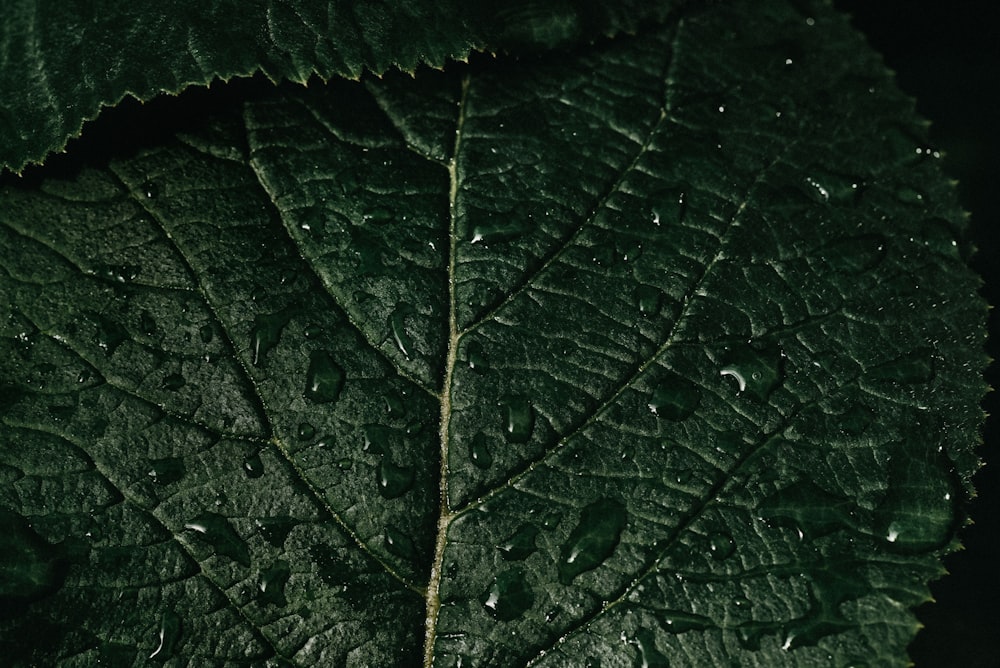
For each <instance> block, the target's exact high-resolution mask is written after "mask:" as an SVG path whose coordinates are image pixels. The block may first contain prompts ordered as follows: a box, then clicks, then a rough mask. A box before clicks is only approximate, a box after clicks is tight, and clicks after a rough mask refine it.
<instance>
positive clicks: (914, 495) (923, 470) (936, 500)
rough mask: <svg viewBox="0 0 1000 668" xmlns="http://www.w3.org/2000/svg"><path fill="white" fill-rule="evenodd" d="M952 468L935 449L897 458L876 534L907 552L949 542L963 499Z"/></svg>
mask: <svg viewBox="0 0 1000 668" xmlns="http://www.w3.org/2000/svg"><path fill="white" fill-rule="evenodd" d="M901 449H902V448H901ZM951 468H952V465H951V462H949V461H948V458H947V457H946V456H945V455H944V454H943V453H939V452H937V451H936V450H933V449H928V451H926V452H925V453H918V454H916V455H914V454H913V453H903V454H901V455H899V456H896V457H894V458H893V465H892V468H891V470H890V475H889V484H890V487H889V491H888V493H887V494H886V496H885V498H884V499H883V501H882V503H880V504H879V505H878V507H877V508H876V509H875V515H874V525H875V532H876V535H878V536H879V537H881V538H882V539H883V540H885V541H886V542H887V543H888V544H889V545H890V547H891V548H892V549H893V550H895V551H897V552H902V553H908V554H912V553H918V552H927V551H930V550H934V549H936V548H940V547H942V546H944V545H945V544H947V542H948V541H949V540H950V538H951V536H952V531H953V529H954V527H955V522H956V506H957V504H958V502H959V501H960V498H961V493H960V488H959V485H958V481H957V480H956V476H955V475H954V473H952V470H951Z"/></svg>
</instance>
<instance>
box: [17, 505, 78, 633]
mask: <svg viewBox="0 0 1000 668" xmlns="http://www.w3.org/2000/svg"><path fill="white" fill-rule="evenodd" d="M65 548H66V541H64V542H63V543H62V544H57V545H52V544H50V543H49V542H48V541H47V540H46V539H45V538H44V537H42V536H41V535H40V534H39V533H38V532H37V531H35V529H34V528H33V527H32V526H31V525H30V524H29V523H28V522H27V520H25V518H23V517H21V516H20V515H19V514H17V513H15V512H12V511H10V510H7V509H6V508H3V507H2V506H0V573H3V579H2V580H0V610H3V611H4V613H9V612H17V611H18V609H19V608H20V606H21V605H23V604H26V603H31V602H32V601H37V600H39V599H41V598H44V597H46V596H48V595H50V594H52V593H54V592H56V591H57V590H58V589H59V588H60V587H62V585H63V582H64V581H65V578H66V574H67V568H68V565H69V564H68V563H67V561H66V559H65V556H66V549H65Z"/></svg>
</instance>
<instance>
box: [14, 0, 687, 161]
mask: <svg viewBox="0 0 1000 668" xmlns="http://www.w3.org/2000/svg"><path fill="white" fill-rule="evenodd" d="M685 1H686V0H660V1H659V2H655V3H647V2H637V1H636V0H627V1H624V2H623V1H622V0H614V1H611V0H559V1H558V2H539V1H538V0H518V1H517V2H513V3H503V4H502V5H500V4H497V3H482V2H471V3H470V2H458V1H457V0H448V1H446V2H441V1H440V0H409V1H408V2H398V1H397V2H357V1H356V0H323V1H320V2H314V1H311V0H280V1H278V2H271V1H264V0H242V1H241V2H223V1H218V0H215V1H212V2H205V1H204V0H166V1H161V2H156V3H140V4H137V5H132V4H126V3H120V2H113V3H95V2H82V3H80V2H61V1H60V2H53V1H46V0H6V1H5V2H3V3H2V7H3V10H4V11H3V17H2V18H0V101H2V102H0V137H2V138H3V140H2V142H0V171H2V170H3V169H4V168H7V167H9V168H11V169H14V170H17V171H20V170H21V169H23V167H24V166H25V165H26V164H28V163H31V162H39V161H41V160H42V159H43V158H45V156H46V155H48V153H50V152H51V151H58V150H62V149H63V147H64V146H65V145H66V140H67V139H69V138H70V137H73V136H76V135H77V134H79V132H80V128H81V126H82V124H83V121H85V120H88V119H91V118H94V117H95V116H96V115H97V113H98V112H99V111H100V109H101V108H102V107H104V106H109V105H114V104H115V103H117V102H119V101H120V100H121V99H122V98H123V97H124V96H126V95H132V96H134V97H137V98H139V99H140V100H148V99H150V98H152V97H153V96H155V95H156V94H158V93H161V92H170V93H177V92H180V91H181V90H183V89H184V88H185V87H187V86H190V85H192V84H200V85H204V84H208V83H210V82H212V81H214V80H216V79H223V80H228V79H230V78H232V77H245V76H249V75H251V74H253V73H255V72H263V73H264V74H266V75H267V76H268V77H269V78H271V80H273V81H279V80H285V79H288V80H292V81H298V82H300V83H304V82H305V81H307V80H308V79H309V77H310V76H313V75H319V76H320V77H322V78H324V79H327V78H330V77H351V78H357V77H359V76H360V75H361V73H362V72H363V71H366V70H369V71H374V72H376V73H383V72H385V71H387V70H388V69H389V68H391V67H400V68H402V69H404V70H408V71H412V70H414V69H415V68H416V67H417V66H418V65H424V64H426V65H431V66H434V67H441V66H442V65H443V64H444V63H445V62H446V61H447V60H448V59H455V58H457V59H465V58H466V57H467V56H468V55H469V53H470V51H471V50H482V49H490V50H493V51H496V50H505V49H511V48H513V49H517V50H524V49H541V48H548V47H551V46H555V45H567V44H571V43H575V42H579V41H585V40H588V39H593V38H595V37H598V36H601V35H611V34H615V33H617V32H620V31H623V30H624V31H634V30H635V29H636V28H637V27H638V26H639V25H641V24H642V23H644V22H647V21H663V20H664V19H665V18H666V17H667V16H669V15H670V13H671V12H672V11H673V10H674V9H675V8H676V7H677V6H679V5H683V4H685Z"/></svg>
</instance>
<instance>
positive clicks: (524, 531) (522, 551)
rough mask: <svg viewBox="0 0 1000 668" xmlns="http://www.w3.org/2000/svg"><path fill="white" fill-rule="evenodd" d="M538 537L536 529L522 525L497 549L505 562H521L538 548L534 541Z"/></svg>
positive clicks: (528, 525)
mask: <svg viewBox="0 0 1000 668" xmlns="http://www.w3.org/2000/svg"><path fill="white" fill-rule="evenodd" d="M537 537H538V527H536V526H535V525H534V524H522V525H521V526H520V527H518V529H517V531H515V532H514V533H513V534H512V535H511V536H510V537H509V538H507V540H505V541H504V542H503V543H501V544H500V545H497V549H498V550H499V551H500V556H501V557H503V559H504V560H505V561H523V560H525V559H527V558H528V557H529V556H531V555H532V554H533V553H534V552H535V550H537V549H538V547H537V546H536V545H535V539H536V538H537Z"/></svg>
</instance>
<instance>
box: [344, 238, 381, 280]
mask: <svg viewBox="0 0 1000 668" xmlns="http://www.w3.org/2000/svg"><path fill="white" fill-rule="evenodd" d="M349 233H350V235H351V246H350V247H351V251H352V252H353V253H354V255H355V257H357V259H358V268H357V272H358V274H360V275H361V276H370V275H373V274H375V275H378V274H382V273H384V272H385V265H384V264H382V244H381V243H380V241H379V238H378V237H377V236H376V235H375V234H372V233H371V232H369V231H367V230H365V229H363V228H360V227H356V226H353V227H351V228H350V230H349Z"/></svg>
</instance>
